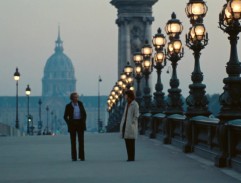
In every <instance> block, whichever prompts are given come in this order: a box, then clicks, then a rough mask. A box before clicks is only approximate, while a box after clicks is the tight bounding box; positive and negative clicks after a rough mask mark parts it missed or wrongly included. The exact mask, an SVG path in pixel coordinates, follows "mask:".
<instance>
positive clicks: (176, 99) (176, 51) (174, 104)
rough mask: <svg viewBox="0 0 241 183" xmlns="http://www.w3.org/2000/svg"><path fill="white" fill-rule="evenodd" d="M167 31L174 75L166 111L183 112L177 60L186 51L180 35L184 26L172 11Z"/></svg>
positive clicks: (169, 56) (168, 52)
mask: <svg viewBox="0 0 241 183" xmlns="http://www.w3.org/2000/svg"><path fill="white" fill-rule="evenodd" d="M165 29H166V33H167V34H168V35H169V39H170V42H169V43H168V48H167V55H166V57H167V59H168V60H170V61H171V63H172V77H171V80H170V86H171V88H170V89H168V93H169V94H168V99H167V109H166V111H165V113H166V114H167V115H169V114H182V113H183V108H182V105H183V101H182V98H181V89H179V88H178V86H179V79H178V78H177V62H178V61H179V60H180V59H181V58H182V57H183V54H184V51H183V47H182V42H181V40H180V39H179V35H180V34H181V33H182V30H183V26H182V24H181V22H180V21H179V20H178V19H176V14H175V13H172V19H171V20H169V21H168V22H167V24H166V27H165Z"/></svg>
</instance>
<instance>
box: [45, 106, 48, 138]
mask: <svg viewBox="0 0 241 183" xmlns="http://www.w3.org/2000/svg"><path fill="white" fill-rule="evenodd" d="M46 111H47V127H46V134H45V135H48V134H49V106H48V105H47V107H46Z"/></svg>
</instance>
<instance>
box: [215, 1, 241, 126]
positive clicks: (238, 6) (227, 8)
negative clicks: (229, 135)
mask: <svg viewBox="0 0 241 183" xmlns="http://www.w3.org/2000/svg"><path fill="white" fill-rule="evenodd" d="M240 20H241V0H229V1H227V3H226V4H225V5H224V6H223V9H222V11H221V13H220V15H219V28H220V29H221V30H223V31H224V32H225V33H227V34H228V35H229V40H230V45H231V53H230V58H229V61H228V63H227V67H226V72H227V74H228V77H227V78H224V79H223V83H224V87H223V89H224V91H223V93H222V94H221V96H220V103H221V111H220V114H219V117H220V119H221V121H222V122H225V121H227V120H230V119H238V118H241V108H240V106H241V101H240V99H241V77H240V74H241V64H240V62H239V59H238V52H237V42H238V39H239V37H238V34H239V32H241V24H240Z"/></svg>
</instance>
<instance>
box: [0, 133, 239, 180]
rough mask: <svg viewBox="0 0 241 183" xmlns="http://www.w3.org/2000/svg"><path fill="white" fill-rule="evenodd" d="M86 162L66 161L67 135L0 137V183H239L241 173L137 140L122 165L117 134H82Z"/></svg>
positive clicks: (123, 153) (154, 142) (122, 148)
mask: <svg viewBox="0 0 241 183" xmlns="http://www.w3.org/2000/svg"><path fill="white" fill-rule="evenodd" d="M85 138H86V139H85V141H86V161H85V162H82V161H77V162H72V161H71V160H70V144H69V137H68V136H32V137H18V138H17V137H1V138H0V183H12V182H14V183H75V182H78V183H81V182H82V183H177V182H185V183H216V182H218V183H238V182H239V183H240V181H241V174H239V173H237V172H234V171H232V170H229V169H219V168H216V167H215V166H213V163H212V162H210V161H207V160H204V159H201V158H199V157H197V156H195V155H190V154H189V155H188V154H184V153H182V152H181V151H180V150H179V149H178V148H175V147H173V146H170V145H163V144H161V143H160V142H159V141H157V140H151V139H149V138H147V137H145V136H140V137H139V139H138V140H137V144H136V161H135V162H126V151H125V146H124V141H123V140H122V139H120V138H119V135H118V134H115V133H114V134H91V133H87V134H86V135H85Z"/></svg>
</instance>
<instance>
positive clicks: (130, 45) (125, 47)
mask: <svg viewBox="0 0 241 183" xmlns="http://www.w3.org/2000/svg"><path fill="white" fill-rule="evenodd" d="M157 1H158V0H112V1H111V2H110V3H111V4H112V5H113V6H115V7H116V8H117V9H118V18H117V20H116V24H117V25H118V28H119V30H118V34H119V35H118V77H119V76H120V74H121V73H122V71H123V68H124V66H125V65H126V63H127V62H128V61H129V62H130V63H131V65H132V66H134V63H133V61H132V56H133V54H134V53H135V52H136V51H137V50H138V49H139V50H140V48H141V47H142V45H143V44H144V42H145V40H146V39H147V40H148V41H149V43H151V38H152V35H151V25H152V22H153V21H154V18H153V17H152V6H153V5H154V4H155V3H156V2H157Z"/></svg>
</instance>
